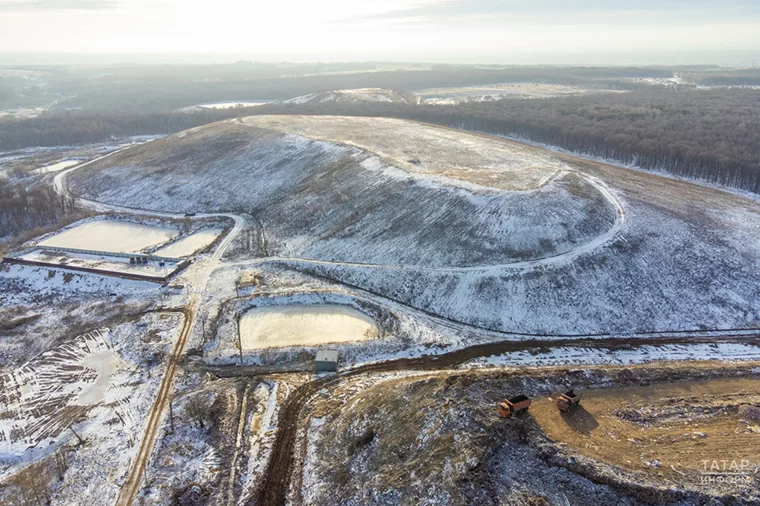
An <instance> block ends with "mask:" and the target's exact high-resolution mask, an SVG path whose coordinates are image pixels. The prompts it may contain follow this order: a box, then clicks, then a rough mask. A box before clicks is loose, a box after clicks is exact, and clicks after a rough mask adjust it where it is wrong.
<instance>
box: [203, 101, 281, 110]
mask: <svg viewBox="0 0 760 506" xmlns="http://www.w3.org/2000/svg"><path fill="white" fill-rule="evenodd" d="M268 103H269V101H268V100H238V101H237V102H234V101H231V102H214V103H210V104H198V105H197V106H196V107H200V108H201V109H234V108H235V107H255V106H257V105H264V104H268Z"/></svg>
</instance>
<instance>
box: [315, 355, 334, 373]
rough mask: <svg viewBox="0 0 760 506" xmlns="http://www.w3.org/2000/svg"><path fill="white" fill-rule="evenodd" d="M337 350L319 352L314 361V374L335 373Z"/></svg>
mask: <svg viewBox="0 0 760 506" xmlns="http://www.w3.org/2000/svg"><path fill="white" fill-rule="evenodd" d="M338 355H339V354H338V350H319V351H318V352H317V358H315V359H314V368H315V370H316V372H337V370H338Z"/></svg>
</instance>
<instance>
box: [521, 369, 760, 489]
mask: <svg viewBox="0 0 760 506" xmlns="http://www.w3.org/2000/svg"><path fill="white" fill-rule="evenodd" d="M757 403H760V379H754V378H731V379H713V380H710V381H680V382H675V383H662V384H653V385H648V386H631V387H622V388H607V389H601V390H588V391H584V392H582V399H581V404H580V405H578V406H577V407H576V408H574V409H573V410H572V411H571V412H569V413H560V412H559V411H558V410H557V408H556V406H555V405H554V403H553V399H551V398H543V399H539V400H537V401H536V402H534V403H533V405H532V406H531V408H530V412H531V415H532V416H533V418H534V419H535V420H536V422H537V423H538V424H539V425H540V426H541V428H542V429H543V430H544V431H545V432H546V434H547V435H548V436H549V437H550V438H551V439H553V440H554V441H556V442H558V443H562V444H567V445H568V446H569V448H570V449H572V450H574V451H577V452H578V453H580V454H582V455H585V456H587V457H591V458H594V459H599V460H602V461H605V462H607V463H610V464H612V465H615V466H619V467H621V468H623V469H629V470H635V471H637V472H642V473H644V474H646V475H651V476H652V477H654V476H661V477H665V478H669V479H672V480H674V481H676V482H683V481H684V480H685V479H688V480H689V481H699V478H700V472H701V471H703V470H704V461H709V462H708V464H707V466H708V468H709V467H710V466H711V465H712V462H713V461H718V463H719V465H721V466H722V464H721V463H720V461H728V465H730V463H731V461H734V460H735V461H736V462H737V463H741V461H742V460H745V461H749V464H748V465H749V469H750V472H754V470H755V469H756V468H757V467H758V466H760V434H758V433H755V432H753V430H757V429H756V428H754V427H755V426H756V425H757V424H756V423H754V422H751V421H742V420H741V417H740V415H739V413H738V408H739V406H740V405H742V404H757ZM708 471H709V469H708Z"/></svg>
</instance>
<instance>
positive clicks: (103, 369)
mask: <svg viewBox="0 0 760 506" xmlns="http://www.w3.org/2000/svg"><path fill="white" fill-rule="evenodd" d="M120 362H121V359H120V358H119V356H118V355H116V353H114V352H113V351H111V350H104V351H98V352H96V353H93V354H92V355H88V356H87V357H86V358H85V359H84V360H82V365H84V366H86V367H89V368H91V369H95V371H96V372H97V373H98V377H97V378H96V379H95V383H93V384H92V385H89V386H88V387H87V388H85V389H84V390H82V391H81V392H80V394H79V396H78V397H77V400H76V404H78V405H80V406H92V405H93V404H97V403H99V402H100V401H102V400H103V398H104V397H105V395H106V390H108V387H109V386H110V385H111V376H112V375H113V373H114V371H116V369H118V367H119V363H120Z"/></svg>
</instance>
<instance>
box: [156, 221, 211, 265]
mask: <svg viewBox="0 0 760 506" xmlns="http://www.w3.org/2000/svg"><path fill="white" fill-rule="evenodd" d="M223 231H224V229H222V228H204V229H202V230H199V231H197V232H195V233H194V234H190V235H188V236H187V237H183V238H182V239H180V240H178V241H177V242H174V243H172V244H169V245H168V246H164V247H163V248H161V249H158V250H156V251H154V252H153V254H154V255H158V256H162V257H172V258H178V257H187V256H190V255H192V254H193V253H195V252H196V251H199V250H202V249H203V248H205V247H206V246H208V245H209V244H211V243H212V242H214V241H215V240H216V238H217V237H219V234H221V233H222V232H223Z"/></svg>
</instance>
